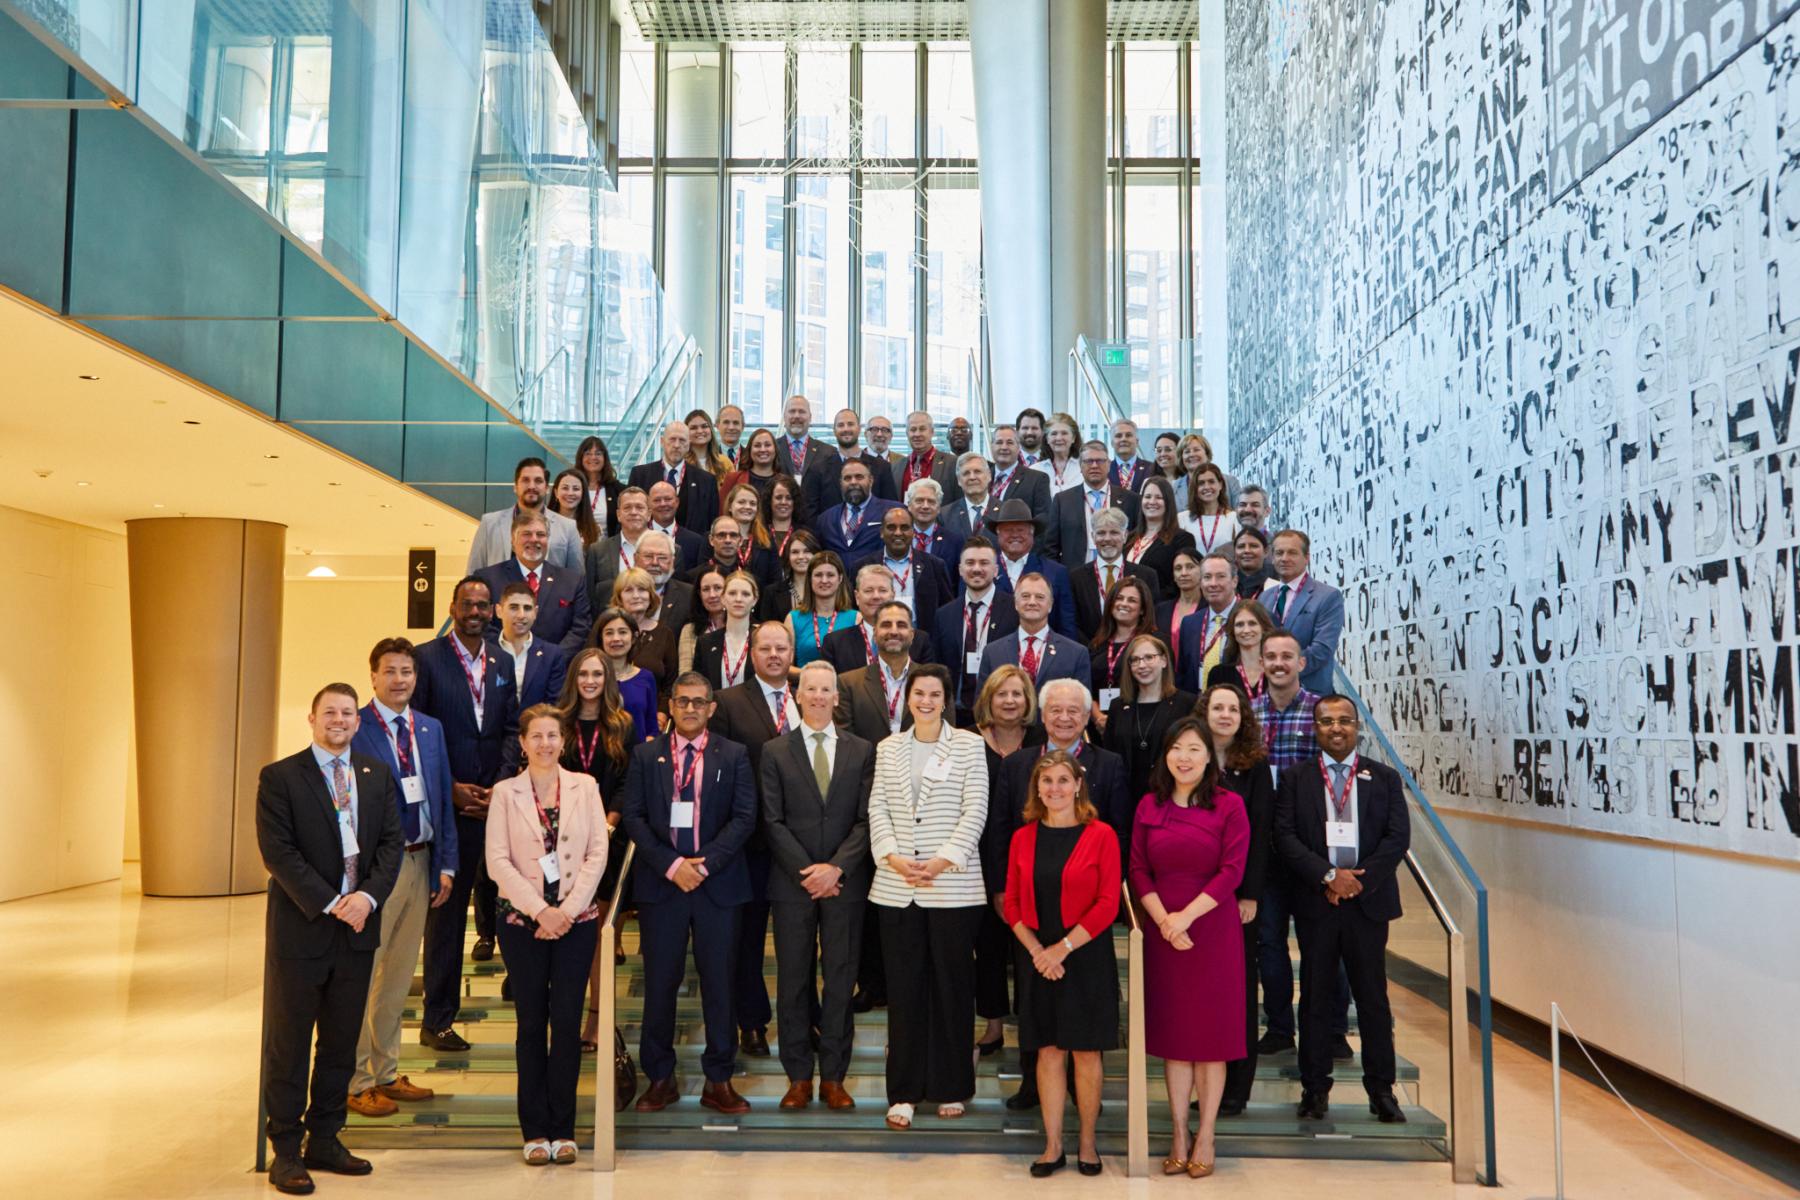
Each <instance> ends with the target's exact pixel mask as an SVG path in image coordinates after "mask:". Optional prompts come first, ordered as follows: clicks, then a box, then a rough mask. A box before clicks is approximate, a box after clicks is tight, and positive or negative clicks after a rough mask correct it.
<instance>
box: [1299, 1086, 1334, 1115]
mask: <svg viewBox="0 0 1800 1200" xmlns="http://www.w3.org/2000/svg"><path fill="white" fill-rule="evenodd" d="M1329 1111H1331V1103H1330V1101H1328V1100H1326V1099H1325V1093H1324V1092H1301V1093H1300V1107H1299V1108H1298V1109H1297V1110H1296V1111H1295V1114H1294V1115H1295V1116H1297V1117H1299V1118H1300V1119H1301V1120H1302V1121H1323V1120H1324V1119H1325V1114H1326V1113H1327V1112H1329Z"/></svg>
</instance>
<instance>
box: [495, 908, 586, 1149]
mask: <svg viewBox="0 0 1800 1200" xmlns="http://www.w3.org/2000/svg"><path fill="white" fill-rule="evenodd" d="M599 929H600V922H599V921H584V922H582V923H581V924H579V925H576V926H574V927H573V928H571V929H570V930H569V932H567V933H565V934H563V935H562V936H561V937H559V938H553V939H551V940H549V941H542V940H539V938H538V936H537V934H536V933H535V932H533V931H532V930H531V929H530V928H527V927H525V926H521V925H509V924H507V923H506V922H505V921H502V922H500V927H499V930H498V931H497V932H498V933H499V941H500V955H501V957H502V958H504V959H505V960H506V973H507V976H508V977H509V978H511V980H512V993H513V1009H514V1013H515V1015H516V1016H517V1018H518V1025H517V1028H516V1030H515V1036H514V1038H513V1053H514V1054H515V1055H516V1056H517V1059H518V1064H519V1132H520V1133H522V1134H524V1135H525V1140H526V1141H528V1142H530V1141H536V1140H537V1139H539V1138H547V1139H551V1140H555V1139H558V1138H561V1139H563V1140H565V1141H574V1140H575V1084H576V1081H577V1080H578V1079H579V1078H580V1077H581V1009H582V1005H583V1003H584V1000H585V997H586V996H587V982H588V967H589V966H590V965H591V964H592V963H593V961H594V943H595V941H596V939H597V938H598V937H599Z"/></svg>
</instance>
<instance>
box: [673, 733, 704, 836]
mask: <svg viewBox="0 0 1800 1200" xmlns="http://www.w3.org/2000/svg"><path fill="white" fill-rule="evenodd" d="M681 777H682V779H683V780H684V782H683V784H682V786H681V794H680V795H678V796H676V797H675V798H676V799H677V800H685V801H687V802H688V803H689V804H692V803H693V802H694V791H695V785H696V784H698V783H699V780H697V779H695V778H694V743H692V742H689V743H688V744H687V749H685V750H683V751H682V752H681ZM693 834H694V852H695V853H696V854H698V853H699V852H700V821H699V814H698V813H696V814H695V820H694V823H693ZM675 836H676V837H680V836H681V835H680V833H679V832H677V833H676V835H675Z"/></svg>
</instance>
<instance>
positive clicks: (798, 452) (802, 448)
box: [788, 437, 806, 478]
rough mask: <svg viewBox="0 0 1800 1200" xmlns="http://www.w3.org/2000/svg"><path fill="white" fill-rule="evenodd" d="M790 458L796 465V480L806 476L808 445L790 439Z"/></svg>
mask: <svg viewBox="0 0 1800 1200" xmlns="http://www.w3.org/2000/svg"><path fill="white" fill-rule="evenodd" d="M788 458H789V459H790V460H791V461H792V462H793V464H794V475H795V477H796V478H798V477H799V476H801V475H803V474H805V470H804V468H805V466H806V443H805V442H804V441H795V440H794V439H793V438H791V437H790V438H789V439H788Z"/></svg>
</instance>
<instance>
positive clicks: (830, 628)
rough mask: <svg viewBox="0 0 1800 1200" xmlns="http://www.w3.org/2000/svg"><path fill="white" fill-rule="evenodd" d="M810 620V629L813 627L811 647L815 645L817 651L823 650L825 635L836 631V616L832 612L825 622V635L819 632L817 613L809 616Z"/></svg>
mask: <svg viewBox="0 0 1800 1200" xmlns="http://www.w3.org/2000/svg"><path fill="white" fill-rule="evenodd" d="M810 619H811V621H812V627H813V645H815V646H817V647H818V648H819V649H821V650H823V649H824V648H825V634H826V633H835V632H836V631H837V630H836V626H837V619H838V615H837V614H836V613H835V612H834V613H832V614H831V616H830V617H829V618H828V619H827V620H826V622H825V633H820V632H819V614H818V613H816V612H815V613H813V614H811V617H810Z"/></svg>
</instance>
